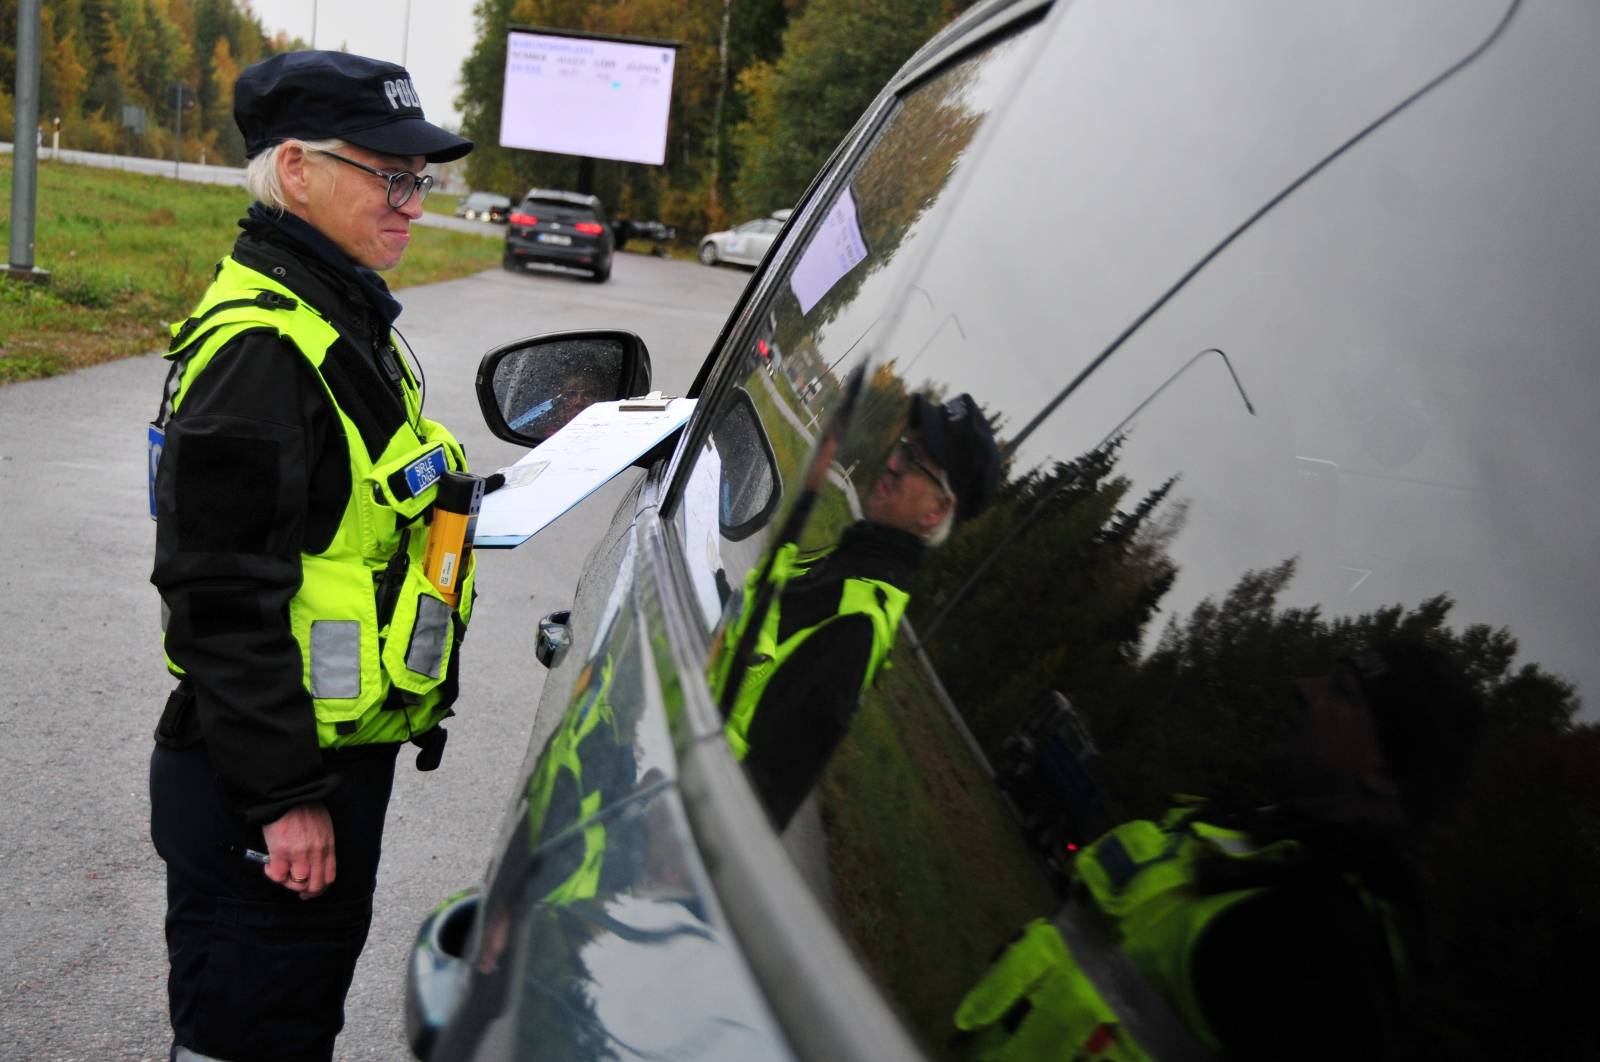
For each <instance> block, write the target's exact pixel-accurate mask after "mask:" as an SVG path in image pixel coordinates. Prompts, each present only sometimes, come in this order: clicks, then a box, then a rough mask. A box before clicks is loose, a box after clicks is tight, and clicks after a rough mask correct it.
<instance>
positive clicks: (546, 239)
mask: <svg viewBox="0 0 1600 1062" xmlns="http://www.w3.org/2000/svg"><path fill="white" fill-rule="evenodd" d="M538 240H539V242H540V243H555V244H560V245H561V246H562V247H570V246H571V245H572V237H571V236H562V235H561V234H560V233H555V232H541V233H539V236H538Z"/></svg>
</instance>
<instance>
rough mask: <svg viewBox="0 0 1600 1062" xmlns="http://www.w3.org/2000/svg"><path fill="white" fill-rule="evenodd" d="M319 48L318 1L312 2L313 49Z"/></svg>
mask: <svg viewBox="0 0 1600 1062" xmlns="http://www.w3.org/2000/svg"><path fill="white" fill-rule="evenodd" d="M316 46H317V0H311V47H313V48H315V47H316Z"/></svg>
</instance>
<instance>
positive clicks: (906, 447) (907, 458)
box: [889, 435, 950, 501]
mask: <svg viewBox="0 0 1600 1062" xmlns="http://www.w3.org/2000/svg"><path fill="white" fill-rule="evenodd" d="M917 454H918V449H917V444H916V443H915V442H913V441H912V440H911V439H910V438H909V437H907V436H905V435H902V436H900V438H899V439H898V440H897V441H896V443H895V447H894V450H893V451H891V452H890V455H889V456H890V457H891V458H892V459H893V460H894V462H895V463H896V464H898V463H900V462H901V461H904V462H905V463H906V464H908V465H910V466H911V467H912V468H914V469H916V470H917V471H918V472H921V473H922V474H923V475H924V476H927V477H928V478H929V479H930V480H932V481H933V485H934V486H935V487H937V488H938V489H939V497H940V499H942V500H945V501H948V500H949V499H950V488H949V487H947V486H945V485H944V479H943V478H941V477H940V475H939V473H937V472H935V471H934V470H933V469H932V468H929V467H928V465H927V464H925V463H924V462H923V461H922V459H921V458H919V457H918V456H917Z"/></svg>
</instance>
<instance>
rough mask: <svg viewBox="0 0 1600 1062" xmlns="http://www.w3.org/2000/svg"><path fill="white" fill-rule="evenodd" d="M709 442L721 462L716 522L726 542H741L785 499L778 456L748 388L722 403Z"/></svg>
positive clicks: (737, 388)
mask: <svg viewBox="0 0 1600 1062" xmlns="http://www.w3.org/2000/svg"><path fill="white" fill-rule="evenodd" d="M711 439H712V441H713V442H714V443H716V447H717V454H718V456H719V457H720V458H721V461H722V483H721V489H720V490H719V492H718V503H717V523H718V525H719V530H720V531H721V533H722V536H723V537H724V538H727V539H728V540H730V541H733V542H737V541H739V540H740V539H744V538H748V537H749V536H751V535H753V534H755V533H756V532H757V531H759V530H760V529H761V528H763V527H766V526H767V523H768V521H769V520H771V519H772V514H773V512H774V511H775V510H776V509H777V508H778V502H780V501H781V500H782V499H783V477H782V476H781V475H780V474H779V472H778V458H777V455H776V454H775V453H774V452H773V449H772V441H771V440H770V439H768V438H767V433H766V431H765V430H764V429H763V428H762V427H761V417H760V415H759V414H758V413H757V412H756V407H755V403H754V402H753V401H752V400H751V398H750V394H749V392H747V391H746V390H745V389H744V388H742V387H735V388H734V389H733V392H732V393H731V394H730V395H728V397H727V398H726V399H724V402H723V406H722V408H721V409H720V410H719V411H718V413H717V419H716V420H714V421H712V422H711Z"/></svg>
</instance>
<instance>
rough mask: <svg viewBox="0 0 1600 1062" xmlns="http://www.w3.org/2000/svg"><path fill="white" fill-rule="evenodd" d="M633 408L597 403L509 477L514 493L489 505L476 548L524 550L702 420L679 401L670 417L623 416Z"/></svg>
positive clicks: (657, 412)
mask: <svg viewBox="0 0 1600 1062" xmlns="http://www.w3.org/2000/svg"><path fill="white" fill-rule="evenodd" d="M633 401H635V402H637V401H638V400H637V399H635V400H633ZM627 404H628V402H627V401H622V402H597V403H595V404H594V405H592V406H590V407H589V408H588V409H586V410H584V411H583V412H582V413H579V414H578V415H577V416H576V417H574V418H572V421H571V423H569V424H567V425H566V426H565V427H563V428H562V429H561V430H560V431H558V432H556V433H555V434H554V435H552V436H550V438H548V439H546V440H545V441H544V442H543V443H542V444H541V445H540V446H539V448H538V449H536V450H529V451H528V453H527V454H526V455H525V456H524V457H523V458H522V460H520V461H518V462H517V463H516V464H514V465H512V466H511V467H510V468H505V469H501V471H502V472H503V473H504V474H505V477H506V485H505V486H503V487H501V488H500V489H499V490H497V491H495V492H494V493H493V494H490V495H488V496H487V497H485V498H484V499H483V505H482V508H480V509H479V510H478V527H477V533H476V534H475V535H474V536H473V539H472V543H473V546H474V547H476V548H478V549H510V548H512V547H513V546H520V545H522V544H523V543H524V542H526V541H528V539H530V538H532V537H533V536H534V535H536V534H538V533H539V532H540V531H542V530H543V529H544V528H546V527H548V526H549V525H550V524H552V523H554V522H555V521H556V519H557V518H559V517H560V516H561V515H562V514H563V513H565V512H566V511H567V510H568V509H571V508H572V507H573V506H574V505H577V504H578V503H579V502H581V501H583V499H585V498H587V497H588V496H589V495H591V494H593V493H594V492H595V491H597V490H599V489H600V487H601V486H603V485H604V484H605V483H607V482H609V481H610V480H611V479H612V478H614V477H615V476H616V475H617V473H619V472H621V471H622V470H623V469H625V468H627V467H628V466H629V465H631V464H633V462H634V461H636V460H638V458H639V456H640V455H641V454H644V453H645V452H646V451H648V450H649V449H650V448H651V447H652V446H654V445H656V443H658V442H660V441H661V440H662V439H665V438H666V437H667V436H668V435H670V434H672V433H673V432H674V431H676V430H677V429H678V427H679V426H680V425H682V424H683V423H684V421H686V420H688V419H689V414H691V413H693V412H694V406H695V400H694V399H692V398H674V399H672V400H671V401H670V402H669V403H668V404H667V407H666V408H665V409H623V408H621V407H623V406H625V405H627Z"/></svg>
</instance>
